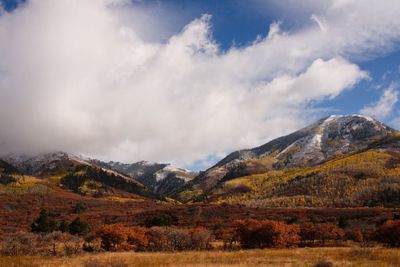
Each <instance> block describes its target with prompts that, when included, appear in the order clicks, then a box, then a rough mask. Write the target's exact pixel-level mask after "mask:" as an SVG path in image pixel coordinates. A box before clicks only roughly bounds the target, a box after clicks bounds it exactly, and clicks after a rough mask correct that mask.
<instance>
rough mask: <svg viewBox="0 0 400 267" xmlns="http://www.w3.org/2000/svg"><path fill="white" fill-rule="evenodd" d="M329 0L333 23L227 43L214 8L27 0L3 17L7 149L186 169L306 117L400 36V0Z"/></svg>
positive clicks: (2, 116)
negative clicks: (188, 11)
mask: <svg viewBox="0 0 400 267" xmlns="http://www.w3.org/2000/svg"><path fill="white" fill-rule="evenodd" d="M306 2H309V1H306ZM311 2H312V1H311ZM311 2H309V3H310V5H311ZM316 2H319V1H314V3H315V5H318V8H316V9H311V10H312V12H313V13H312V14H308V19H309V18H310V17H311V16H312V15H313V14H314V13H315V15H314V16H313V17H314V21H315V18H318V21H319V22H320V23H322V22H323V25H322V24H320V23H315V22H313V23H310V24H307V25H305V26H304V27H303V28H301V29H299V30H296V31H295V32H291V33H288V32H284V31H282V30H281V29H280V26H279V25H280V23H275V24H273V25H272V26H271V31H270V34H269V35H268V36H266V37H264V38H260V39H258V40H257V41H255V42H254V43H252V44H250V45H248V46H245V47H241V48H235V47H233V48H231V49H229V50H227V51H222V50H221V49H220V48H219V46H218V42H217V41H216V40H214V39H213V38H212V18H211V16H210V15H203V16H201V17H199V18H197V19H194V20H193V21H192V22H191V23H189V24H187V25H186V26H184V27H182V30H181V31H180V32H178V33H174V31H173V30H171V29H170V28H162V27H161V26H160V27H158V26H157V25H162V21H163V16H150V15H147V16H146V15H143V14H151V12H154V11H153V10H151V9H149V10H140V12H139V13H140V14H141V15H138V16H137V17H136V19H132V18H131V17H132V14H136V13H137V12H138V11H137V9H136V8H137V7H136V6H135V5H131V4H130V3H129V2H127V1H120V0H112V1H111V0H98V1H78V0H58V1H54V0H40V1H38V0H36V1H35V0H31V1H28V3H26V4H25V5H24V6H23V7H20V8H18V9H17V10H15V11H14V12H12V13H3V14H2V15H1V16H0V123H1V127H2V130H1V131H0V150H1V151H2V152H3V153H9V152H37V151H49V150H55V149H57V150H65V151H67V152H72V153H82V154H85V155H90V156H93V157H98V158H101V159H114V160H122V161H127V162H133V161H138V160H153V161H169V162H171V161H172V162H174V163H176V164H183V165H185V164H190V163H192V162H194V161H196V160H201V159H206V158H207V157H210V155H217V154H218V155H221V153H222V154H223V153H226V152H230V151H232V150H234V149H238V148H244V147H251V146H254V145H259V144H261V143H264V142H266V141H267V140H269V139H271V138H273V137H276V136H278V135H281V134H284V133H288V132H290V131H292V130H294V129H296V128H298V127H300V126H303V125H304V124H305V123H306V122H308V121H307V120H308V119H307V118H310V117H313V116H315V114H313V113H312V103H315V101H322V100H325V99H330V98H334V97H336V96H337V95H339V94H341V93H342V92H343V91H344V90H346V89H350V88H352V87H353V86H354V85H355V84H356V83H358V82H359V81H360V80H362V79H365V78H367V77H368V74H367V73H366V72H364V71H362V70H360V68H359V67H358V66H357V65H356V64H355V63H353V62H352V60H353V59H354V58H358V57H365V56H371V55H375V51H390V50H391V49H393V44H394V43H395V41H397V40H398V39H399V38H400V21H399V20H398V19H397V16H398V15H397V14H398V12H399V11H400V3H399V2H398V1H394V0H393V1H391V0H389V1H385V3H382V1H375V0H368V1H363V2H362V4H360V1H351V0H348V1H343V0H342V1H326V2H329V5H323V6H319V4H316ZM132 12H133V13H132ZM135 12H136V13H135ZM149 12H150V13H149ZM139 13H137V14H139ZM372 13H373V14H372ZM318 21H317V22H318ZM321 25H322V26H323V29H324V30H321ZM165 36H167V37H165ZM158 37H160V38H158Z"/></svg>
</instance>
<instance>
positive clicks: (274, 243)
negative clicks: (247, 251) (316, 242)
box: [236, 219, 300, 248]
mask: <svg viewBox="0 0 400 267" xmlns="http://www.w3.org/2000/svg"><path fill="white" fill-rule="evenodd" d="M236 225H237V227H236V235H237V237H238V239H239V242H240V244H241V246H242V247H243V248H284V247H296V246H297V245H298V243H299V241H300V237H299V235H298V233H299V230H300V229H299V227H298V226H297V225H288V224H285V223H282V222H277V221H270V220H264V221H258V220H252V219H250V220H241V221H237V222H236Z"/></svg>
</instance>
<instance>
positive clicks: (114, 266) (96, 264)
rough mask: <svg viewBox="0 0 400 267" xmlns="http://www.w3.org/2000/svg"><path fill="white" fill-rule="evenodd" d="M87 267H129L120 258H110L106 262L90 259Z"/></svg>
mask: <svg viewBox="0 0 400 267" xmlns="http://www.w3.org/2000/svg"><path fill="white" fill-rule="evenodd" d="M84 266H85V267H128V266H129V265H128V264H127V263H126V262H125V261H123V260H122V259H118V258H110V259H107V260H104V261H100V260H97V259H89V260H86V261H85V265H84Z"/></svg>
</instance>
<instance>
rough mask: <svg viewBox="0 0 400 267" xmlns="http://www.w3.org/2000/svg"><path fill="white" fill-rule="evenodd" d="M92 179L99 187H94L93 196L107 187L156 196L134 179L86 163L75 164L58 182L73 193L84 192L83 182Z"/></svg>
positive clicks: (99, 193) (99, 194)
mask: <svg viewBox="0 0 400 267" xmlns="http://www.w3.org/2000/svg"><path fill="white" fill-rule="evenodd" d="M92 181H95V182H97V183H99V184H100V187H101V188H96V189H97V195H95V196H101V192H102V191H103V190H107V187H112V188H117V189H120V190H123V191H126V192H130V193H134V194H138V195H142V196H146V197H150V198H156V195H155V194H154V193H152V192H151V191H149V190H148V189H146V188H145V187H143V186H141V185H140V184H138V183H137V182H135V181H134V180H130V179H127V178H125V177H123V176H121V175H118V174H115V173H112V172H108V171H104V170H102V169H100V168H95V167H92V166H86V165H78V166H76V167H75V168H74V170H73V171H72V172H69V173H68V174H67V175H65V176H64V177H62V178H61V180H60V183H61V184H62V185H63V186H65V187H66V188H68V189H71V190H72V191H74V192H75V193H79V194H85V192H84V191H83V190H82V189H83V187H84V185H85V183H87V182H92ZM89 187H90V185H89ZM94 187H97V185H94ZM93 189H95V188H93ZM99 189H100V190H99Z"/></svg>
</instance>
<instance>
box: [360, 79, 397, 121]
mask: <svg viewBox="0 0 400 267" xmlns="http://www.w3.org/2000/svg"><path fill="white" fill-rule="evenodd" d="M398 98H399V92H398V91H397V90H396V89H395V87H394V85H391V86H390V87H389V88H387V89H386V90H385V91H384V92H383V94H382V96H381V97H380V98H379V100H378V101H377V102H376V103H373V104H371V105H368V106H366V107H364V108H362V109H361V110H360V113H361V114H364V115H368V116H373V117H376V118H384V117H386V116H388V115H390V113H392V111H393V108H394V106H395V104H396V103H397V101H398V100H399V99H398Z"/></svg>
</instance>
